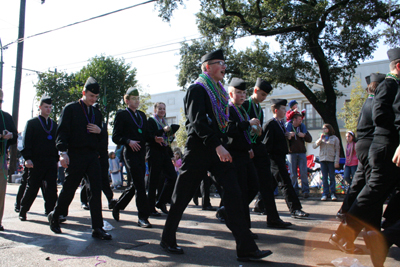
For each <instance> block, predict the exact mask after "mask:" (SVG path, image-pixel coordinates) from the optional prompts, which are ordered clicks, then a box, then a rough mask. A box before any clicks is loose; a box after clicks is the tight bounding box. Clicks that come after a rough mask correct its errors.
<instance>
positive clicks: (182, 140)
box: [175, 109, 188, 151]
mask: <svg viewBox="0 0 400 267" xmlns="http://www.w3.org/2000/svg"><path fill="white" fill-rule="evenodd" d="M181 115H182V118H181V119H180V120H179V126H180V127H179V130H178V131H177V132H176V133H175V137H176V144H177V145H178V147H179V148H180V149H181V150H182V151H183V148H184V147H185V144H186V140H187V137H188V136H187V132H186V127H185V123H186V116H185V113H184V112H183V109H181Z"/></svg>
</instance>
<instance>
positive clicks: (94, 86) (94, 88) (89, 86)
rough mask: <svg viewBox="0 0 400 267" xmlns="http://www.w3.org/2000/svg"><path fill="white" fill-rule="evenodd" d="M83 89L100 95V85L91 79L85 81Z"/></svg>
mask: <svg viewBox="0 0 400 267" xmlns="http://www.w3.org/2000/svg"><path fill="white" fill-rule="evenodd" d="M85 89H86V90H87V91H90V92H92V93H93V94H96V95H97V94H99V93H100V85H99V84H98V83H97V81H96V80H95V79H94V78H93V77H89V78H88V79H87V80H86V83H85Z"/></svg>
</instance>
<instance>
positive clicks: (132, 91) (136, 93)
mask: <svg viewBox="0 0 400 267" xmlns="http://www.w3.org/2000/svg"><path fill="white" fill-rule="evenodd" d="M125 95H133V96H139V90H138V89H137V88H135V87H129V88H128V90H127V91H126V93H125Z"/></svg>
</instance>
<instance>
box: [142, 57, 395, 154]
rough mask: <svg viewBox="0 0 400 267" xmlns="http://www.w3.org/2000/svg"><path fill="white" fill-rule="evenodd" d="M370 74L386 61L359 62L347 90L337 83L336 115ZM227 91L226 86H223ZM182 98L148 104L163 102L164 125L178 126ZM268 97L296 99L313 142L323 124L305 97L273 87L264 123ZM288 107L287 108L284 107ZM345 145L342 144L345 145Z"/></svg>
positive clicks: (385, 67) (179, 94)
mask: <svg viewBox="0 0 400 267" xmlns="http://www.w3.org/2000/svg"><path fill="white" fill-rule="evenodd" d="M372 72H379V73H388V72H389V60H381V61H374V62H370V63H363V64H361V65H359V66H358V68H357V69H356V73H355V75H354V78H353V80H352V83H351V85H350V86H349V87H346V88H345V87H344V86H342V85H341V84H338V87H337V88H336V89H337V90H339V91H341V92H343V93H344V95H345V96H343V97H341V98H339V99H338V100H337V106H336V110H337V112H342V107H343V105H344V103H345V102H346V101H349V100H350V92H351V90H352V89H353V88H354V87H355V86H356V83H357V81H358V80H360V81H361V86H362V87H367V83H366V81H365V77H366V76H368V75H369V74H371V73H372ZM318 87H320V88H321V85H318V84H317V85H315V88H314V89H316V88H318ZM226 88H227V86H226ZM184 96H185V92H183V91H172V92H165V93H160V94H153V95H152V96H151V101H152V102H154V103H155V102H158V101H161V102H164V103H165V104H166V106H167V116H166V118H167V121H168V124H171V123H179V120H180V119H181V118H182V114H181V110H183V97H184ZM272 98H284V99H287V100H288V102H289V101H291V100H296V101H297V102H298V103H299V105H298V106H299V108H300V109H306V117H305V120H304V123H305V124H306V126H307V129H308V131H309V132H310V134H311V136H312V137H313V140H314V141H315V140H316V139H317V138H318V137H319V135H320V133H321V128H322V124H323V121H322V119H321V116H320V115H319V114H318V113H317V112H316V111H315V109H314V108H313V107H312V105H311V104H310V103H309V102H308V100H307V99H306V97H305V96H304V95H303V94H301V93H300V92H299V91H298V90H297V89H295V88H294V87H292V86H289V85H285V86H283V87H282V89H279V88H276V89H274V90H273V91H272V94H271V95H269V96H268V97H267V99H266V100H265V101H264V102H263V103H262V107H263V110H264V116H265V117H264V122H265V121H267V120H268V119H269V118H271V117H272V111H271V109H270V106H271V104H270V101H269V99H272ZM288 108H289V107H288ZM149 112H150V113H153V108H151V109H149ZM338 124H339V127H340V134H341V137H342V141H343V142H345V140H346V139H345V134H346V129H345V128H343V125H344V123H343V121H341V120H338ZM345 145H346V144H344V146H345ZM307 154H314V155H319V149H316V150H314V149H313V148H312V143H309V144H307Z"/></svg>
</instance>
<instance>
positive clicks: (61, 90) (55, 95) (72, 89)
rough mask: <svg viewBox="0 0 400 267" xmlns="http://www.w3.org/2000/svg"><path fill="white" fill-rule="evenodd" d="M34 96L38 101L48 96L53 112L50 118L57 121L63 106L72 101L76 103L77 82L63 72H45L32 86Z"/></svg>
mask: <svg viewBox="0 0 400 267" xmlns="http://www.w3.org/2000/svg"><path fill="white" fill-rule="evenodd" d="M34 86H35V87H36V96H37V100H39V99H40V98H41V97H42V96H44V95H48V96H50V97H51V99H52V100H53V111H52V113H51V115H50V117H51V118H52V119H53V120H55V121H57V120H58V118H59V117H60V114H61V111H62V109H63V108H64V106H65V105H66V104H67V103H69V102H72V101H76V100H77V99H79V97H80V96H81V91H82V90H81V89H80V88H79V82H77V81H76V79H75V74H67V73H64V72H57V73H53V72H50V71H49V72H45V73H40V74H39V81H38V83H37V84H35V85H34Z"/></svg>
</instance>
